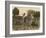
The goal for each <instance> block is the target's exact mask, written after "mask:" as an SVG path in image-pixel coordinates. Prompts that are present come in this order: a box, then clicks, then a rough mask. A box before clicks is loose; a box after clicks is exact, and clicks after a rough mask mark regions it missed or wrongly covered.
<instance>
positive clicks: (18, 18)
mask: <svg viewBox="0 0 46 38" xmlns="http://www.w3.org/2000/svg"><path fill="white" fill-rule="evenodd" d="M12 28H13V30H14V31H18V30H39V28H40V8H37V7H14V8H13V9H12Z"/></svg>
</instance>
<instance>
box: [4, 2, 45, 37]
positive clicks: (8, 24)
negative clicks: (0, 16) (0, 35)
mask: <svg viewBox="0 0 46 38" xmlns="http://www.w3.org/2000/svg"><path fill="white" fill-rule="evenodd" d="M44 30H45V29H44V3H35V2H23V1H21V2H19V1H6V2H5V37H17V36H32V35H44V33H45V32H44Z"/></svg>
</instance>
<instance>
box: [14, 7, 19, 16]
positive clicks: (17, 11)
mask: <svg viewBox="0 0 46 38" xmlns="http://www.w3.org/2000/svg"><path fill="white" fill-rule="evenodd" d="M18 14H19V9H17V8H16V7H15V8H14V9H13V16H15V15H18Z"/></svg>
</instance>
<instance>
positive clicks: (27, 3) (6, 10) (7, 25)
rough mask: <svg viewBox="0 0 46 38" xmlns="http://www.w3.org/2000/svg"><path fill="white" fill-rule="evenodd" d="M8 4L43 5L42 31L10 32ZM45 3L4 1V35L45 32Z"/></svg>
mask: <svg viewBox="0 0 46 38" xmlns="http://www.w3.org/2000/svg"><path fill="white" fill-rule="evenodd" d="M10 4H22V5H42V6H43V32H42V33H33V34H31V33H26V34H10V29H9V28H10V22H9V21H10V13H9V12H10ZM44 23H45V3H36V2H23V1H5V37H18V36H33V35H44V34H45V24H44Z"/></svg>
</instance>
